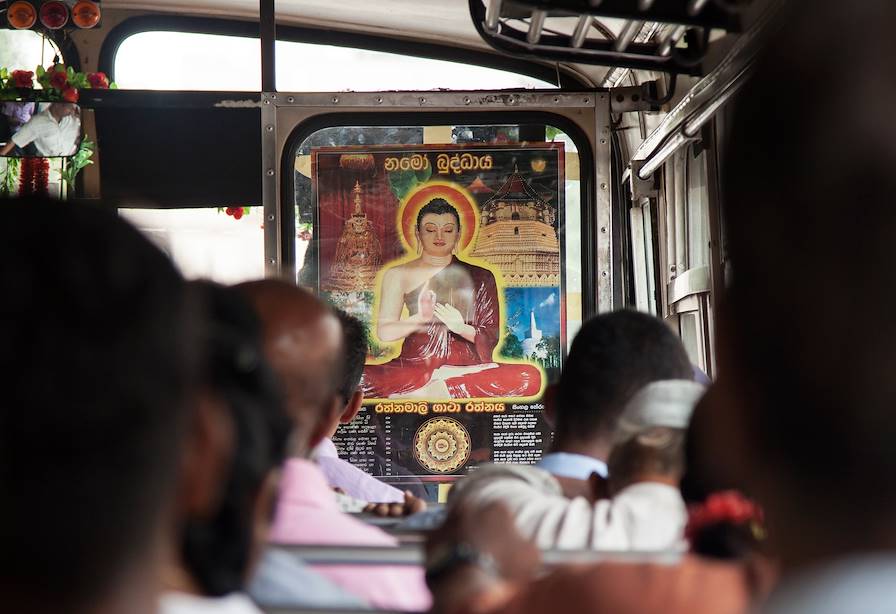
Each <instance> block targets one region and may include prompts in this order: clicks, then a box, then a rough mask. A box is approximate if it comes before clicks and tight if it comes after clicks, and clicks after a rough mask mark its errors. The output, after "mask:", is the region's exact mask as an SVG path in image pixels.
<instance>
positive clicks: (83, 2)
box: [72, 0, 102, 30]
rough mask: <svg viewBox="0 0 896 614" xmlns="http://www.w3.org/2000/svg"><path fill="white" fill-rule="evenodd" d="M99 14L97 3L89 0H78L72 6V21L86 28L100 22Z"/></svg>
mask: <svg viewBox="0 0 896 614" xmlns="http://www.w3.org/2000/svg"><path fill="white" fill-rule="evenodd" d="M101 15H102V12H101V11H100V5H99V4H97V3H96V2H92V1H91V0H79V2H77V3H76V4H75V6H74V7H73V8H72V23H74V24H75V25H76V26H78V27H79V28H81V29H83V30H87V29H89V28H92V27H94V26H95V25H96V24H98V23H99V22H100V16H101Z"/></svg>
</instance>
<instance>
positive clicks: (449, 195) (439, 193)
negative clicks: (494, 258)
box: [397, 181, 479, 253]
mask: <svg viewBox="0 0 896 614" xmlns="http://www.w3.org/2000/svg"><path fill="white" fill-rule="evenodd" d="M434 198H444V199H445V200H446V201H448V203H449V204H450V205H451V206H453V207H454V208H455V209H456V210H457V213H458V215H459V216H460V240H459V241H458V245H459V249H458V251H460V252H463V251H465V250H466V249H467V248H468V247H469V246H470V244H472V243H473V240H474V238H475V237H476V232H477V231H478V229H479V208H478V207H477V206H476V204H475V203H476V199H475V198H473V195H472V194H470V193H469V192H468V191H467V190H466V189H464V188H463V187H462V186H460V185H458V184H456V183H450V182H448V181H429V182H427V183H423V184H421V185H419V186H417V187H416V188H414V189H413V190H411V191H410V192H409V193H408V195H407V196H406V197H405V199H404V201H403V202H402V203H401V205H400V206H399V207H398V220H397V222H398V227H399V228H400V229H401V242H402V244H403V245H404V248H405V250H406V251H407V252H408V253H414V252H415V250H416V249H417V236H416V234H415V232H414V231H415V230H416V228H417V214H418V213H420V209H422V208H423V206H424V205H425V204H426V203H428V202H429V201H431V200H432V199H434Z"/></svg>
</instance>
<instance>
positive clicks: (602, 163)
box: [585, 94, 617, 316]
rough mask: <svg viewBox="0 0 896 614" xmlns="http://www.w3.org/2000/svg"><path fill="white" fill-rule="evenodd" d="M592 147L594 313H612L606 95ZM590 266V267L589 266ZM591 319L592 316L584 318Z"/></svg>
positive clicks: (597, 110) (601, 99) (600, 101)
mask: <svg viewBox="0 0 896 614" xmlns="http://www.w3.org/2000/svg"><path fill="white" fill-rule="evenodd" d="M594 116H595V121H596V135H597V139H596V141H597V142H596V143H595V145H594V163H595V169H594V176H595V184H596V185H595V186H594V189H595V191H596V193H597V196H596V198H595V215H594V227H593V236H594V237H595V241H594V243H595V249H596V250H597V253H596V263H595V264H596V265H597V268H596V269H594V273H593V274H594V275H595V276H596V277H597V283H596V284H595V289H596V292H597V296H596V297H595V302H594V304H595V306H596V307H597V313H605V312H609V311H612V310H613V309H615V308H616V307H617V297H616V296H615V295H614V292H613V289H614V284H613V279H614V273H615V268H614V262H613V223H614V220H613V189H612V187H611V185H610V184H611V177H610V166H611V163H610V156H611V143H610V138H611V135H612V126H611V121H610V95H609V94H600V95H599V96H598V97H597V107H596V108H595V114H594ZM592 266H594V265H592ZM585 315H586V316H588V315H593V314H585Z"/></svg>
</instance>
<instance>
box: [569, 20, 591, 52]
mask: <svg viewBox="0 0 896 614" xmlns="http://www.w3.org/2000/svg"><path fill="white" fill-rule="evenodd" d="M592 23H594V17H592V16H591V15H582V16H581V17H579V22H578V23H577V24H576V29H575V30H573V33H572V38H571V39H570V42H569V44H570V45H571V46H573V47H575V48H576V49H578V48H579V47H581V46H582V45H583V44H584V43H585V39H586V38H588V31H589V30H590V29H591V24H592Z"/></svg>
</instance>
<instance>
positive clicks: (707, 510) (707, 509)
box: [685, 490, 763, 540]
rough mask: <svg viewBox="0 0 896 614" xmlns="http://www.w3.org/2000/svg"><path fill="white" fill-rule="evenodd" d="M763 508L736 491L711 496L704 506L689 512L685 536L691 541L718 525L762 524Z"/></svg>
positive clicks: (691, 509)
mask: <svg viewBox="0 0 896 614" xmlns="http://www.w3.org/2000/svg"><path fill="white" fill-rule="evenodd" d="M762 522H763V513H762V508H761V507H759V506H758V505H756V504H755V503H754V502H752V501H750V500H749V499H747V498H745V497H744V496H743V495H741V494H740V493H739V492H737V491H736V490H726V491H723V492H718V493H715V494H712V495H710V496H709V497H708V498H707V499H706V502H704V503H703V505H695V506H693V507H691V508H690V509H689V510H688V526H687V528H686V529H685V535H686V536H687V538H688V539H689V540H693V538H694V536H695V535H697V534H699V533H700V531H702V530H703V529H704V528H706V527H709V526H713V525H717V524H733V525H741V524H748V523H758V524H762Z"/></svg>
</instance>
